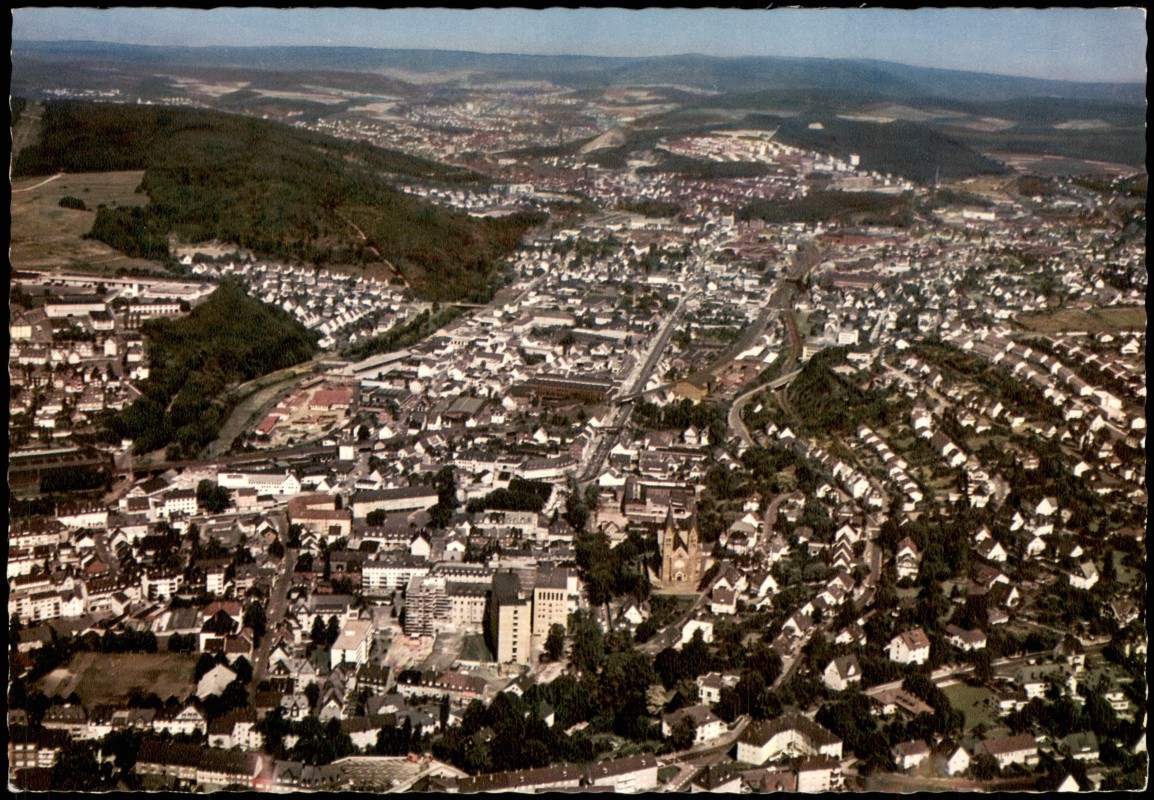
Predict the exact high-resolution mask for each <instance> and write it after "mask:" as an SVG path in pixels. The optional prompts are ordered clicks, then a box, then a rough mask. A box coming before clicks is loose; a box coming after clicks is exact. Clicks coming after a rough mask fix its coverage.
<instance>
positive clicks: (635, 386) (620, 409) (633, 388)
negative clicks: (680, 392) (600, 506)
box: [578, 255, 704, 485]
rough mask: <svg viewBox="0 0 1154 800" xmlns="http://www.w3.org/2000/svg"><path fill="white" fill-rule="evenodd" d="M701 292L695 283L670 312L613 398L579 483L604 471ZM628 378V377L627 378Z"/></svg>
mask: <svg viewBox="0 0 1154 800" xmlns="http://www.w3.org/2000/svg"><path fill="white" fill-rule="evenodd" d="M703 259H704V257H703V256H700V255H699V256H698V261H697V264H696V265H695V267H694V268H692V269H691V270H690V272H689V274H690V275H693V274H694V273H697V272H699V271H700V270H701V268H702V263H703ZM700 293H701V286H700V284H696V285H694V287H693V288H692V289H689V290H688V291H686V293H685V295H684V296H683V297H682V298H681V300H680V302H678V304H677V307H676V308H675V309H674V310H673V313H672V314H670V315H669V317H668V319H666V320H665V322H664V323H663V324H662V325H661V328H660V329H659V330H658V332H657V335H656V336H655V337H654V339H653V344H652V345H650V348H649V353H648V354H647V356H646V358H645V360H644V361H643V362H642V364H641V367H640V369H638V370H637V371H636V372H635V373H634V375H633V376H632V378H633V380H632V381H631V382H630V383H629V386H628V387H626V386H624V385H623V386H622V388H621V391H620V392H618V394H617V398H616V399H614V400H611V401H610V402H612V403H613V410H612V411H611V412H610V415H611V416H609V417H607V419H606V421H607V422H608V423H609V424H608V425H606V429H605V435H604V436H603V437H602V438H601V441H600V442H598V443H597V445H596V447H595V448H594V451H593V456H592V457H591V458H590V459H589V463H588V464H586V466H585V469H584V470H582V471H581V476H580V478H578V483H579V484H581V485H585V484H588V483H590V482H592V481H593V480H596V478H597V476H598V474H599V473H600V472H601V466H602V465H603V464H604V463H605V459H606V458H608V456H609V451H610V450H612V449H613V445H615V444H616V443H617V438H618V436H620V433H621V431H622V430H624V428H625V425H626V423H628V422H629V417H630V415H631V414H632V413H633V403H634V401H635V400H636V396H637V394H638V392H639V391H640V390H642V389H644V388H645V384H646V382H647V381H648V380H649V377H650V375H652V374H653V370H654V369H655V368H656V367H657V363H658V362H659V361H660V360H661V356H662V355H664V353H665V348H666V347H668V346H669V340H670V338H672V336H673V331H674V330H675V329H676V328H677V326H678V325H679V324H680V322H681V319H682V318H683V317H684V316H685V306H686V303H687V302H688V301H689V300H690V298H694V297H696V296H697V295H699V294H700ZM626 380H628V378H627V379H626Z"/></svg>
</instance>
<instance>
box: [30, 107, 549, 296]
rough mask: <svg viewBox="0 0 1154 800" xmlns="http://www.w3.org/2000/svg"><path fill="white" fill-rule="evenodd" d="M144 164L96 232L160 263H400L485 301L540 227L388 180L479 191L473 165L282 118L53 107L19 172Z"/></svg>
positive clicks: (412, 279) (412, 280) (436, 285)
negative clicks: (508, 258)
mask: <svg viewBox="0 0 1154 800" xmlns="http://www.w3.org/2000/svg"><path fill="white" fill-rule="evenodd" d="M129 169H143V170H144V171H145V174H144V180H143V182H142V189H143V191H145V192H146V193H147V194H148V196H149V198H150V200H151V202H150V203H149V204H148V205H147V206H145V207H144V208H143V209H131V208H101V209H98V210H97V217H96V222H95V224H94V226H93V232H92V235H93V236H94V237H95V238H99V239H101V240H102V241H105V242H106V243H108V244H110V245H112V246H113V247H116V248H117V249H120V250H122V251H124V252H126V253H127V252H132V253H135V254H137V255H145V256H146V257H150V258H163V257H164V256H165V252H164V251H165V250H166V245H165V244H164V242H165V240H166V238H167V236H168V234H173V233H174V234H176V235H177V236H178V237H179V238H181V239H182V240H184V241H189V242H199V241H207V240H219V241H224V242H230V243H233V244H237V245H239V246H241V247H243V248H246V249H250V250H252V251H254V252H256V253H258V254H259V255H261V256H265V257H275V258H284V259H293V260H296V261H301V262H309V263H314V264H317V265H324V264H336V265H351V266H360V267H362V268H364V269H366V270H374V271H376V272H377V274H382V273H383V271H385V270H386V266H385V265H386V263H387V265H388V267H389V268H395V269H396V270H397V271H399V272H400V274H401V275H403V276H404V278H405V279H406V280H407V281H408V283H409V285H410V286H412V288H413V290H414V291H415V292H417V293H418V294H419V295H421V296H422V297H425V298H427V299H430V300H463V299H469V300H474V301H481V302H484V301H487V300H488V298H489V297H490V296H491V293H492V290H493V287H494V284H495V282H496V280H497V278H498V277H499V274H500V269H501V262H502V260H503V258H504V256H505V255H506V254H507V253H509V252H510V251H511V250H512V249H513V248H515V247H516V245H517V243H518V240H519V238H520V236H521V234H522V233H523V232H524V231H525V230H526V229H527V228H528V227H529V226H530V225H532V224H533V223H535V222H537V221H539V220H538V219H537V218H536V217H531V216H528V215H513V216H509V217H505V218H502V219H499V220H488V219H476V218H473V217H470V216H468V215H467V214H464V213H460V212H456V211H453V210H451V209H446V208H441V207H437V206H434V205H431V204H429V203H426V202H424V201H422V200H419V199H417V198H414V197H411V196H409V195H406V194H403V193H401V192H399V191H397V190H396V189H394V188H393V187H392V185H391V184H390V182H389V181H390V179H391V178H393V177H402V178H405V179H406V180H424V181H435V182H442V183H484V182H486V181H487V179H486V178H485V177H484V176H482V175H479V174H477V173H473V172H470V171H468V170H464V169H459V168H456V167H449V166H445V165H442V164H438V163H436V162H433V161H427V160H425V159H420V158H415V157H412V156H408V155H405V154H403V153H398V152H394V151H389V150H383V149H380V148H375V147H371V146H369V145H365V144H361V143H356V142H347V141H342V140H337V139H332V138H329V137H326V136H322V135H319V134H314V133H310V132H307V131H302V130H299V129H296V128H292V127H289V126H287V125H282V124H280V123H275V122H269V121H266V120H259V119H252V118H248V117H240V116H235V115H231V114H225V113H221V112H216V111H207V110H203V109H184V108H172V107H163V106H135V105H119V104H99V103H83V102H72V101H70V102H54V103H49V104H47V106H46V108H45V113H44V117H43V122H42V130H41V135H40V140H39V141H38V142H37V143H35V144H34V145H30V146H29V147H27V148H25V149H24V150H22V151H21V152H20V154H19V155H18V156H17V157H16V158H15V159H14V162H13V175H14V176H33V175H46V174H52V173H55V172H58V171H66V172H102V171H107V170H129Z"/></svg>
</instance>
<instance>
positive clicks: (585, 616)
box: [569, 611, 605, 672]
mask: <svg viewBox="0 0 1154 800" xmlns="http://www.w3.org/2000/svg"><path fill="white" fill-rule="evenodd" d="M569 635H570V637H571V638H572V640H573V649H572V652H571V653H570V657H569V658H570V661H571V662H572V663H573V666H575V667H577V669H579V670H581V671H582V672H596V671H597V669H598V667H600V666H601V662H602V660H603V659H604V658H605V643H604V640H603V637H602V634H601V626H600V625H598V624H597V621H596V620H594V619H593V617H592V616H591V615H590V614H589V613H588V612H585V611H575V612H573V614H572V615H571V616H570V618H569Z"/></svg>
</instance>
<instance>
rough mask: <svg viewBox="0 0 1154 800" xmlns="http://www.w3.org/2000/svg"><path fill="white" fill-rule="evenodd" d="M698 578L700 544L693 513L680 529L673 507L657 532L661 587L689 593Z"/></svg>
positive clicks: (699, 573) (693, 590)
mask: <svg viewBox="0 0 1154 800" xmlns="http://www.w3.org/2000/svg"><path fill="white" fill-rule="evenodd" d="M700 581H701V546H700V543H699V537H698V535H697V514H694V515H693V516H692V517H691V518H690V520H689V529H688V530H686V531H683V530H682V529H681V528H680V527H679V526H678V524H677V521H676V520H675V519H674V518H673V508H672V507H670V509H669V512H668V513H667V514H666V515H665V529H664V531H663V532H662V536H661V588H662V589H665V590H667V591H673V592H677V593H685V594H693V593H696V592H697V584H698V583H699V582H700Z"/></svg>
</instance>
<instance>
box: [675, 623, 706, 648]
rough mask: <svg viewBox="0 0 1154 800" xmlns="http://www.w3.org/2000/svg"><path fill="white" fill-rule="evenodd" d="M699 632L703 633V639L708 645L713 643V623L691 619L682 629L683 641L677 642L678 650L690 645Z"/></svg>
mask: <svg viewBox="0 0 1154 800" xmlns="http://www.w3.org/2000/svg"><path fill="white" fill-rule="evenodd" d="M697 631H701V638H702V640H703V641H704V642H705V643H706V644H709V643H710V642H712V641H713V623H712V622H710V621H708V620H704V619H691V620H689V622H687V623H685V627H683V628H682V629H681V639H680V640H679V641H678V642H677V649H681V647H682V646H683V645H687V644H689V643H690V642H691V641H692V640H693V636H694V634H695V633H697Z"/></svg>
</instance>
